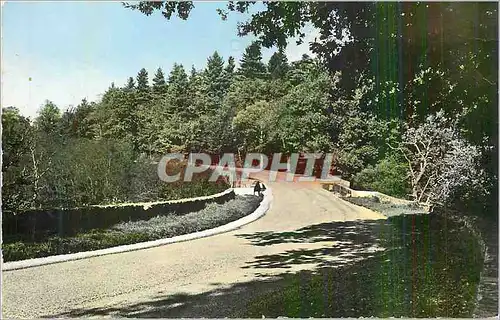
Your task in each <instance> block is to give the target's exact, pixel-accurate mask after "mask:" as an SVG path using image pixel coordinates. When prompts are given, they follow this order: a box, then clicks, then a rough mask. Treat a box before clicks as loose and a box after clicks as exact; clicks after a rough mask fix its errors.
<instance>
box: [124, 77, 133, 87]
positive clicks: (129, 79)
mask: <svg viewBox="0 0 500 320" xmlns="http://www.w3.org/2000/svg"><path fill="white" fill-rule="evenodd" d="M134 88H135V81H134V78H132V77H129V78H128V80H127V85H126V86H125V89H127V90H132V89H134Z"/></svg>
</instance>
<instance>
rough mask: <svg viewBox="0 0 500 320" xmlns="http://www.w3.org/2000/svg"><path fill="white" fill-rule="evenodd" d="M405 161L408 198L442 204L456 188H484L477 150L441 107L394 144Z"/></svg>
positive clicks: (474, 189)
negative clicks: (409, 186)
mask: <svg viewBox="0 0 500 320" xmlns="http://www.w3.org/2000/svg"><path fill="white" fill-rule="evenodd" d="M390 147H391V148H393V149H395V150H397V151H399V152H400V153H401V154H402V155H403V157H404V158H405V159H406V161H408V166H409V180H410V183H411V187H412V194H411V196H412V198H413V199H414V200H415V201H417V202H425V203H427V204H430V203H435V204H442V203H445V202H447V200H449V199H451V197H452V196H453V195H454V194H455V193H456V192H457V191H458V190H460V189H461V190H469V191H474V192H482V191H484V188H483V183H484V172H483V170H482V169H481V168H480V164H479V159H480V157H481V150H480V149H479V148H478V147H477V146H473V145H471V144H469V143H468V142H467V141H466V140H465V139H463V138H462V137H461V136H460V134H459V131H458V130H457V129H456V127H455V126H454V124H453V123H452V122H451V121H450V120H449V119H448V118H447V117H446V116H445V114H444V112H443V111H442V110H441V111H439V112H437V113H436V114H433V115H429V116H428V117H427V118H426V120H425V122H424V123H422V124H421V125H419V126H417V127H409V128H407V129H406V130H405V132H404V134H403V139H402V141H401V142H400V143H399V145H398V146H396V147H394V146H390Z"/></svg>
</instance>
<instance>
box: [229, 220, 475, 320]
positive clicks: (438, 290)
mask: <svg viewBox="0 0 500 320" xmlns="http://www.w3.org/2000/svg"><path fill="white" fill-rule="evenodd" d="M356 223H359V224H362V223H363V222H362V221H359V222H356ZM373 223H376V224H378V225H377V227H376V228H374V229H373V230H372V231H371V233H372V234H374V237H375V238H377V239H378V241H379V244H380V245H381V246H383V247H384V248H385V250H384V251H382V252H379V253H374V254H373V256H372V257H369V258H365V259H364V260H361V261H359V262H354V263H351V264H348V265H345V266H340V267H336V268H335V267H331V266H326V265H324V266H322V267H321V268H319V269H317V270H316V271H314V272H300V273H296V274H293V275H286V274H285V275H283V278H282V279H283V280H282V283H284V285H283V286H282V287H281V288H280V289H279V290H276V291H273V292H270V293H268V294H264V295H262V296H260V297H258V298H256V299H255V300H253V301H251V302H250V303H249V304H248V305H247V307H246V308H245V310H244V311H243V312H242V313H240V314H238V315H237V316H238V317H252V318H261V317H262V316H263V315H264V316H265V317H278V316H284V317H301V318H306V317H315V318H321V317H331V318H341V317H372V316H373V317H471V315H472V311H473V309H474V302H475V293H476V290H477V284H478V281H479V277H480V272H481V268H482V258H481V249H480V247H479V245H478V243H477V241H476V239H475V237H474V236H473V235H472V234H471V233H470V232H469V230H468V229H467V228H466V227H465V226H464V225H462V224H459V223H456V222H454V221H452V220H450V219H447V218H446V217H445V216H443V215H437V214H425V215H402V216H395V217H391V218H389V219H387V220H377V221H376V222H373ZM337 228H338V230H328V232H329V233H331V234H338V233H341V232H342V228H343V227H342V226H341V225H340V224H339V225H337ZM375 230H376V231H375ZM314 236H315V237H318V236H319V235H318V234H315V235H314ZM353 236H354V235H353ZM359 236H361V235H359ZM354 237H355V236H354ZM311 241H314V239H311Z"/></svg>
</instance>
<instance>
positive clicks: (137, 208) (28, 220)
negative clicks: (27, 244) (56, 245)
mask: <svg viewBox="0 0 500 320" xmlns="http://www.w3.org/2000/svg"><path fill="white" fill-rule="evenodd" d="M234 198H235V193H234V190H233V189H227V190H226V191H223V192H221V193H218V194H214V195H210V196H204V197H197V198H189V199H180V200H171V201H158V202H147V203H123V204H118V205H107V206H89V207H83V208H73V209H52V210H30V211H25V212H23V213H20V214H13V213H3V215H2V229H3V234H2V236H3V241H4V242H6V243H9V242H13V241H16V240H36V239H40V238H44V237H46V236H50V235H59V236H71V235H74V234H76V233H78V232H82V231H87V230H91V229H105V228H109V227H111V226H113V225H115V224H117V223H120V222H123V221H136V220H144V219H150V218H153V217H155V216H158V215H166V214H176V215H183V214H186V213H189V212H193V211H198V210H201V209H203V208H205V206H206V204H207V203H211V202H216V203H219V204H221V203H225V202H227V201H229V200H231V199H234Z"/></svg>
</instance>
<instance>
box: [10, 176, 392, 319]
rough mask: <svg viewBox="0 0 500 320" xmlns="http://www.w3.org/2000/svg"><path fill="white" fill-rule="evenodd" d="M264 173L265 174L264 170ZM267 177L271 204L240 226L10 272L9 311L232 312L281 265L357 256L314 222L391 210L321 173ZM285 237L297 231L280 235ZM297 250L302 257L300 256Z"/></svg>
mask: <svg viewBox="0 0 500 320" xmlns="http://www.w3.org/2000/svg"><path fill="white" fill-rule="evenodd" d="M258 178H260V179H263V180H266V176H265V175H264V173H261V174H259V176H258ZM268 185H269V186H270V187H271V188H272V191H273V195H274V202H273V203H272V205H271V208H270V210H269V211H268V213H267V214H266V215H265V216H264V217H262V218H261V219H259V220H257V221H255V222H253V223H251V224H248V225H246V226H244V227H242V228H240V229H238V230H235V231H232V232H228V233H224V234H220V235H216V236H213V237H208V238H203V239H198V240H193V241H189V242H182V243H175V244H170V245H166V246H163V247H156V248H151V249H145V250H140V251H133V252H127V253H121V254H114V255H108V256H102V257H95V258H89V259H84V260H77V261H70V262H64V263H58V264H53V265H47V266H41V267H34V268H29V269H22V270H14V271H7V272H4V273H3V279H2V296H3V306H2V309H3V316H4V317H7V318H12V317H21V318H33V317H43V316H50V317H58V316H64V317H67V316H113V315H119V316H136V317H203V316H205V317H224V316H231V315H234V314H235V313H234V312H235V310H237V308H238V307H240V306H241V305H242V304H243V303H245V302H246V301H247V300H248V299H250V298H252V297H253V296H255V295H256V294H257V291H259V292H262V291H264V290H267V289H272V288H273V287H275V286H276V285H277V282H272V280H273V279H278V278H279V276H280V275H283V274H285V273H290V272H294V271H297V270H304V269H313V268H316V267H317V266H318V265H319V264H320V263H324V262H325V261H336V263H348V262H349V261H352V260H353V259H356V250H357V249H356V247H357V246H356V245H354V244H352V245H351V246H349V245H344V249H342V251H341V252H339V253H338V254H336V255H333V254H331V253H330V254H328V253H325V252H330V251H326V250H324V249H325V248H332V247H335V246H336V245H339V244H342V243H344V244H345V243H347V244H349V242H345V241H341V240H342V239H338V238H337V239H336V240H332V239H331V238H328V237H323V238H322V237H321V235H320V234H317V233H314V234H313V235H312V236H311V233H310V232H309V233H307V234H308V236H306V232H305V231H304V230H308V229H307V228H308V227H310V226H314V225H320V224H322V223H328V222H332V221H339V222H340V221H353V220H358V219H363V220H364V219H383V218H384V217H383V216H381V215H380V214H378V213H375V212H372V211H370V210H368V209H364V208H361V207H357V206H354V205H352V204H350V203H348V202H345V201H343V200H340V199H339V198H337V197H335V196H334V195H333V194H331V193H329V192H327V191H325V190H323V189H322V188H321V187H320V186H319V184H317V183H295V182H294V183H291V182H284V181H277V182H272V183H268ZM301 232H302V234H301ZM285 238H288V239H289V240H290V239H292V238H293V241H281V240H283V239H285ZM316 249H317V250H316ZM363 250H365V251H366V250H377V248H376V246H374V247H370V248H366V247H364V248H363ZM301 252H302V253H303V254H301ZM322 253H323V254H322ZM297 254H298V256H297ZM307 254H309V255H310V256H307V257H306V256H305V255H307ZM298 257H300V258H301V260H300V261H301V263H294V261H298V260H297V259H298ZM304 258H307V259H304Z"/></svg>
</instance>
